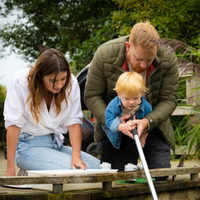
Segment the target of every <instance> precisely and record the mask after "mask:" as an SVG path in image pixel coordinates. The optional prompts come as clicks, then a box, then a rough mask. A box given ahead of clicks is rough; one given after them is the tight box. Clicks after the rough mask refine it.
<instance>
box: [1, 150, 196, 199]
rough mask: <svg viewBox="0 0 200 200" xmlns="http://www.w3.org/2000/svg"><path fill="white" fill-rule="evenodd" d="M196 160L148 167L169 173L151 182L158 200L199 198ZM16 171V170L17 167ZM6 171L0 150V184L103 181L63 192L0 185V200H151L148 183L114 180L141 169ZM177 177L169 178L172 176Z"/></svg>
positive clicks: (138, 175) (133, 175)
mask: <svg viewBox="0 0 200 200" xmlns="http://www.w3.org/2000/svg"><path fill="white" fill-rule="evenodd" d="M199 163H200V162H199V161H194V162H192V161H187V162H185V165H184V166H185V167H183V168H176V166H177V165H178V162H172V163H171V164H172V168H171V169H164V170H163V169H158V170H150V173H151V176H152V177H153V176H156V175H158V174H159V175H161V176H165V175H167V174H168V175H170V176H169V178H168V179H167V181H161V182H154V186H155V189H156V192H157V195H158V199H159V200H172V199H173V200H176V199H179V200H180V199H181V200H182V199H187V200H188V199H189V200H190V199H191V200H197V199H200V178H199V177H198V173H199V172H200V165H199ZM16 170H17V171H18V170H19V169H18V168H17V167H16ZM5 171H6V160H5V158H4V157H3V152H2V151H0V176H1V177H0V185H2V184H16V183H18V184H19V183H20V184H33V183H34V184H46V183H52V184H54V185H55V186H60V185H62V184H66V183H84V184H88V183H96V182H104V183H103V184H102V188H98V189H87V190H76V191H63V192H62V193H60V194H54V193H53V191H48V190H39V189H13V188H7V187H3V186H0V200H5V199H6V200H18V199H20V200H32V199H38V200H58V199H60V200H61V199H65V200H96V199H115V200H117V199H118V200H120V199H128V200H136V199H137V200H150V199H152V196H151V193H150V189H149V186H148V184H147V183H143V184H124V183H116V182H115V181H116V180H124V179H127V178H142V177H145V174H144V171H136V172H120V173H116V174H101V175H87V176H80V175H79V176H70V177H3V175H4V173H5ZM174 174H179V175H177V176H176V179H175V181H172V175H174ZM111 182H113V183H115V184H114V185H113V187H111V188H110V187H107V188H106V185H107V184H108V183H111ZM108 186H109V184H108Z"/></svg>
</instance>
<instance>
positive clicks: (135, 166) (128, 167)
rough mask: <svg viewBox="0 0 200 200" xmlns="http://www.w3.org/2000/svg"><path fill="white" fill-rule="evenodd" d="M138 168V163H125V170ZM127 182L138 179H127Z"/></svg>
mask: <svg viewBox="0 0 200 200" xmlns="http://www.w3.org/2000/svg"><path fill="white" fill-rule="evenodd" d="M136 170H138V168H137V165H134V164H132V163H128V164H127V165H125V171H126V172H127V171H136ZM125 181H126V182H135V181H136V179H126V180H125Z"/></svg>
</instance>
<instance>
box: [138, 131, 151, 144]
mask: <svg viewBox="0 0 200 200" xmlns="http://www.w3.org/2000/svg"><path fill="white" fill-rule="evenodd" d="M148 135H149V133H147V132H145V131H144V132H143V133H142V134H141V136H140V143H141V146H142V148H144V146H145V143H146V139H147V137H148Z"/></svg>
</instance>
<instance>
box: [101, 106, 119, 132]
mask: <svg viewBox="0 0 200 200" xmlns="http://www.w3.org/2000/svg"><path fill="white" fill-rule="evenodd" d="M105 121H106V126H107V127H108V128H109V129H110V130H111V131H118V126H119V124H120V123H121V120H120V118H119V117H118V116H117V115H116V112H115V111H114V110H113V108H112V107H111V106H109V104H108V106H107V108H106V112H105Z"/></svg>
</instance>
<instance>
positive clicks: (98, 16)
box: [0, 0, 117, 61]
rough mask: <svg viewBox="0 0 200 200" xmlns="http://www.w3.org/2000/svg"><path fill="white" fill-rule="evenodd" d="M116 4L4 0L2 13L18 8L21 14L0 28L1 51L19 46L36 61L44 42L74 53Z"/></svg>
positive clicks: (104, 0) (95, 0) (98, 0)
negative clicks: (38, 46)
mask: <svg viewBox="0 0 200 200" xmlns="http://www.w3.org/2000/svg"><path fill="white" fill-rule="evenodd" d="M116 8H117V6H115V5H114V3H113V2H112V1H110V0H4V2H3V5H2V7H1V13H0V14H1V16H3V17H6V16H8V15H9V14H10V13H11V12H12V11H13V10H15V9H16V10H21V11H22V14H21V15H19V16H18V21H16V22H15V23H14V24H10V23H9V24H5V25H3V26H2V27H1V28H0V38H1V39H2V41H3V48H2V49H1V51H3V49H4V48H5V47H7V46H11V51H15V49H17V53H18V54H21V55H23V57H24V59H25V60H29V61H34V60H35V59H36V58H37V57H38V54H39V52H38V48H37V45H40V44H43V45H45V46H46V47H47V48H56V49H58V50H60V51H61V52H63V53H64V54H65V53H66V52H70V54H71V55H73V54H74V52H75V51H76V49H77V46H78V45H79V44H81V43H83V42H84V41H85V40H86V39H88V38H89V35H90V34H91V33H93V32H94V31H95V30H98V28H99V24H102V23H103V22H104V21H105V18H106V17H107V16H108V15H109V14H110V11H112V10H115V9H116ZM22 19H24V20H26V23H22V22H21V21H23V20H22Z"/></svg>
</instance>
